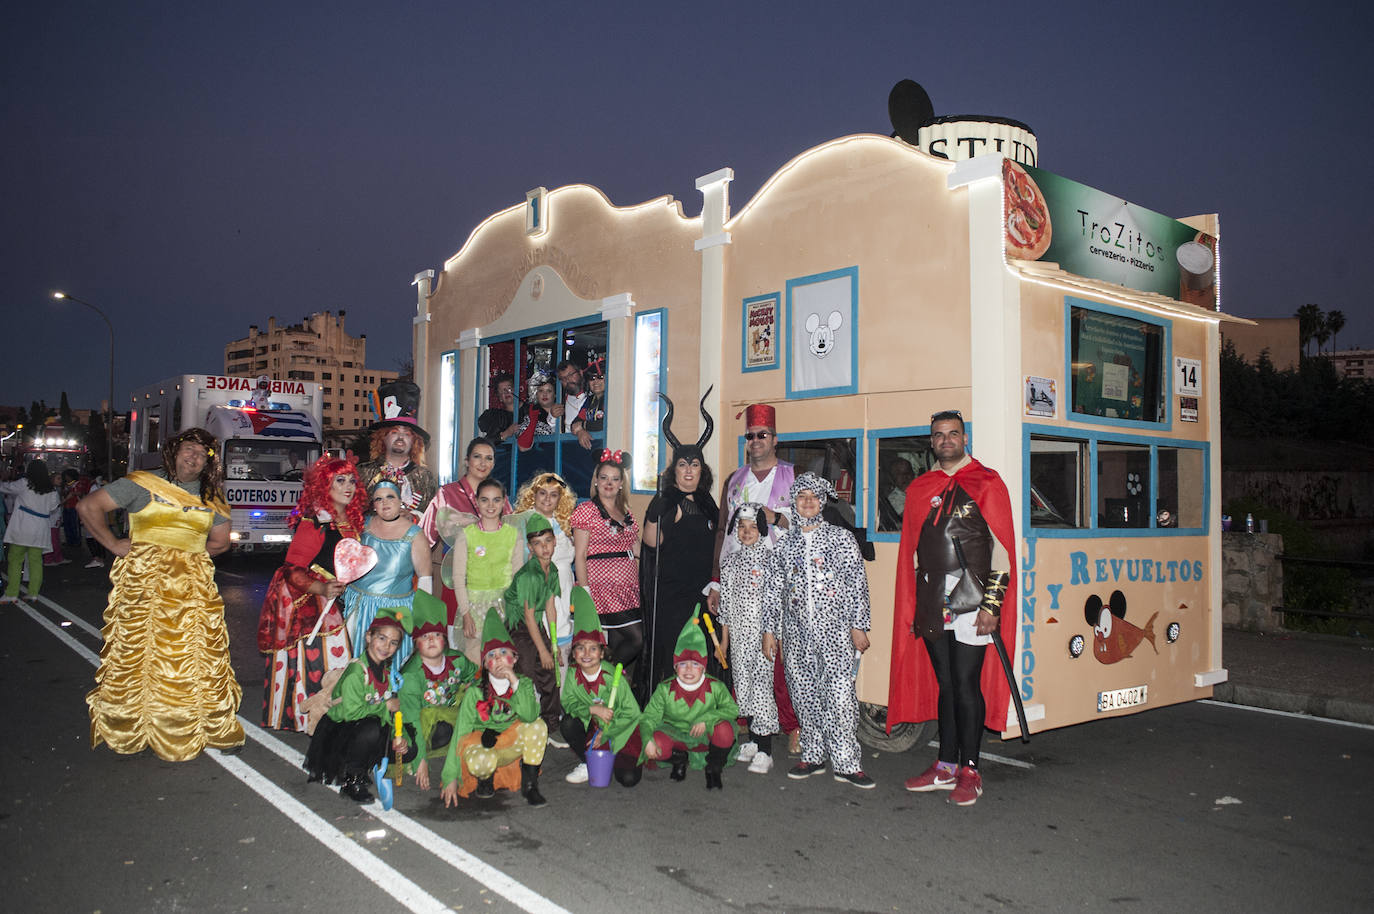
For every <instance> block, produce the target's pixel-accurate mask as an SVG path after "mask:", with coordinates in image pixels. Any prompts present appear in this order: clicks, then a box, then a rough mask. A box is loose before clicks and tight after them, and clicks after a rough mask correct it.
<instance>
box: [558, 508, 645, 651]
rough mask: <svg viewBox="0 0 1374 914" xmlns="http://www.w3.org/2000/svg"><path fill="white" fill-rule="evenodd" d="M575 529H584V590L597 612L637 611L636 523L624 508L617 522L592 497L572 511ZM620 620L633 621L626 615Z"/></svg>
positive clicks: (609, 613) (637, 535) (634, 612)
mask: <svg viewBox="0 0 1374 914" xmlns="http://www.w3.org/2000/svg"><path fill="white" fill-rule="evenodd" d="M571 522H572V527H573V529H574V530H586V531H587V590H588V591H589V592H590V593H591V595H592V602H594V603H595V604H596V613H597V615H599V616H612V615H615V614H617V613H633V614H636V615H635V618H636V620H637V618H638V616H637V614H638V612H639V561H638V560H637V559H636V558H635V557H634V548H635V544H636V543H638V542H639V524H638V523H637V522H636V521H635V519H634V515H633V514H630V513H629V512H626V514H625V523H623V524H617V523H616V522H615V521H614V520H612V519H611V518H610V517H608V516H606V513H605V512H604V511H603V510H602V509H601V506H600V505H599V504H598V503H597V502H596V501H595V500H592V501H584V502H583V503H582V504H580V505H578V506H577V508H576V509H575V510H574V511H573V513H572V521H571ZM617 621H620V622H621V623H622V624H623V623H625V622H629V621H632V620H631V619H630V618H628V617H626V618H623V619H620V620H617Z"/></svg>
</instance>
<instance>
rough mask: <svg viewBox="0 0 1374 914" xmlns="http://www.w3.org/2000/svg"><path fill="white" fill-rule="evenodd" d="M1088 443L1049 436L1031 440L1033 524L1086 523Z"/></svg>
mask: <svg viewBox="0 0 1374 914" xmlns="http://www.w3.org/2000/svg"><path fill="white" fill-rule="evenodd" d="M1087 457H1088V446H1087V442H1084V441H1073V440H1068V439H1063V438H1045V437H1039V436H1035V435H1032V436H1031V440H1030V484H1031V490H1030V522H1031V526H1032V527H1059V528H1069V527H1083V526H1086V523H1085V518H1084V511H1083V504H1084V502H1085V501H1086V498H1085V494H1084V493H1085V492H1086V490H1087V478H1086V474H1085V473H1084V467H1086V466H1087V464H1088V459H1087Z"/></svg>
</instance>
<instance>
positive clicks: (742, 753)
mask: <svg viewBox="0 0 1374 914" xmlns="http://www.w3.org/2000/svg"><path fill="white" fill-rule="evenodd" d="M758 751H759V744H758V743H756V742H754V741H753V740H750V741H749V742H747V743H743V744H742V745H741V746H740V747H739V755H737V756H735V758H736V759H737V760H738V761H741V762H752V761H753V760H754V753H756V752H758Z"/></svg>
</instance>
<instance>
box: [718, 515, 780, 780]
mask: <svg viewBox="0 0 1374 914" xmlns="http://www.w3.org/2000/svg"><path fill="white" fill-rule="evenodd" d="M726 535H727V536H731V537H734V538H735V541H736V547H735V549H734V551H732V552H730V553H729V554H728V555H726V556H724V557H723V558H722V559H721V560H720V622H721V631H722V637H723V638H724V639H725V640H726V641H727V643H728V644H729V645H730V668H731V670H732V672H733V673H734V674H735V699H736V700H737V701H738V702H739V710H740V714H742V715H744V716H745V717H747V718H749V740H748V742H746V743H745V744H744V745H743V746H741V747H740V753H739V759H740V761H742V762H748V763H749V770H750V771H751V772H753V773H754V774H767V773H768V772H769V771H771V770H772V769H773V736H774V734H776V733H777V732H778V703H777V699H775V698H774V697H773V661H772V660H769V659H768V658H767V657H765V656H763V652H762V651H761V650H759V647H760V644H761V640H760V639H761V638H762V635H763V632H762V622H763V605H764V602H765V596H764V595H765V594H766V593H769V592H770V591H776V590H777V589H778V588H777V587H776V586H775V584H774V581H773V575H772V564H771V562H770V558H771V557H772V554H773V553H772V549H770V548H769V546H768V520H767V518H765V516H764V513H763V505H761V504H759V503H758V502H752V501H751V502H745V503H744V504H742V505H740V506H739V507H738V508H736V509H735V513H734V515H733V516H732V517H731V518H730V529H729V531H728V533H727V534H726Z"/></svg>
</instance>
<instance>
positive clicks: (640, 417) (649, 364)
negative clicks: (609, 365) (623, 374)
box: [630, 309, 668, 493]
mask: <svg viewBox="0 0 1374 914" xmlns="http://www.w3.org/2000/svg"><path fill="white" fill-rule="evenodd" d="M667 320H668V314H667V312H666V311H664V310H662V309H658V310H654V311H645V312H642V313H640V314H636V315H635V355H634V359H635V364H634V377H633V379H632V383H633V385H634V390H633V400H632V402H631V405H630V408H631V409H632V410H633V411H634V412H633V414H632V417H631V421H630V453H631V454H632V456H633V459H632V461H631V464H630V489H631V491H633V492H641V493H642V492H653V491H654V490H655V489H656V487H657V485H658V468H659V461H660V458H661V456H662V453H661V449H660V447H659V439H660V437H661V436H660V434H659V421H660V416H661V415H662V412H661V406H662V401H661V400H659V398H658V392H659V391H660V390H662V389H663V373H664V366H663V335H664V328H665V324H666V321H667Z"/></svg>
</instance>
